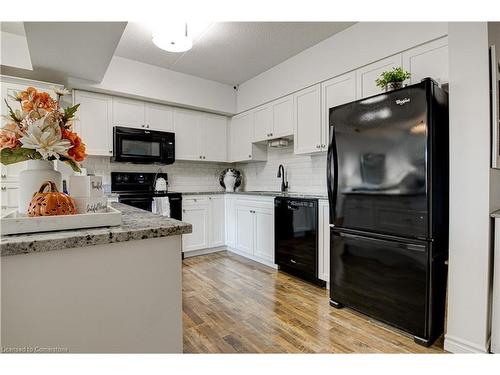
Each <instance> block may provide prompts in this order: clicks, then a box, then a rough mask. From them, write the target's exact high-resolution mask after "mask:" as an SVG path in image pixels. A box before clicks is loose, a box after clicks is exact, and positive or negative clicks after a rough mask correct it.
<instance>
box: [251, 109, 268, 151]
mask: <svg viewBox="0 0 500 375" xmlns="http://www.w3.org/2000/svg"><path fill="white" fill-rule="evenodd" d="M253 124H254V137H253V141H254V142H259V141H264V140H266V139H269V138H270V137H271V133H272V132H273V106H272V105H271V104H266V105H264V106H262V107H259V108H257V109H255V110H254V111H253Z"/></svg>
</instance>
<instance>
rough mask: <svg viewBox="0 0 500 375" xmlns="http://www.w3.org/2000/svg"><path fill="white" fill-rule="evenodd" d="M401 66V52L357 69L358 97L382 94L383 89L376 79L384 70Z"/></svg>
mask: <svg viewBox="0 0 500 375" xmlns="http://www.w3.org/2000/svg"><path fill="white" fill-rule="evenodd" d="M401 66H402V62H401V54H397V55H394V56H390V57H387V58H385V59H383V60H379V61H377V62H374V63H373V64H369V65H366V66H364V67H362V68H360V69H358V70H356V83H357V86H358V88H357V97H358V99H361V98H366V97H367V96H372V95H376V94H380V93H381V92H382V89H381V88H380V87H378V86H377V85H376V84H375V80H376V79H377V78H379V77H380V75H381V74H382V73H383V72H385V71H387V70H392V69H393V68H398V67H401Z"/></svg>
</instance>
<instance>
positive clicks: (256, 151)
mask: <svg viewBox="0 0 500 375" xmlns="http://www.w3.org/2000/svg"><path fill="white" fill-rule="evenodd" d="M229 134H230V136H229V158H228V159H229V161H230V162H239V161H251V160H266V159H267V149H266V147H265V146H262V145H256V144H253V143H252V142H253V135H254V128H253V112H245V113H242V114H239V115H236V116H233V117H232V118H231V124H230V126H229Z"/></svg>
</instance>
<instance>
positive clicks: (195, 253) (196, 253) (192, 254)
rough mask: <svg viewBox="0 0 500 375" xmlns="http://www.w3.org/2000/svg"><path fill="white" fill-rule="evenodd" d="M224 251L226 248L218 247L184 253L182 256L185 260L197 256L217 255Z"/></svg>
mask: <svg viewBox="0 0 500 375" xmlns="http://www.w3.org/2000/svg"><path fill="white" fill-rule="evenodd" d="M225 250H226V246H219V247H211V248H208V249H200V250H191V251H186V252H184V253H183V254H184V259H185V258H191V257H196V256H199V255H206V254H211V253H218V252H219V251H225Z"/></svg>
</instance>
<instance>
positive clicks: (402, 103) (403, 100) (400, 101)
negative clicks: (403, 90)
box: [396, 98, 411, 105]
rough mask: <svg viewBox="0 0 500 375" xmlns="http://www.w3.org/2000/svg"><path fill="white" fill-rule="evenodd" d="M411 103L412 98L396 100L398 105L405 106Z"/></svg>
mask: <svg viewBox="0 0 500 375" xmlns="http://www.w3.org/2000/svg"><path fill="white" fill-rule="evenodd" d="M410 101H411V99H410V98H404V99H396V104H398V105H405V104H406V103H409V102H410Z"/></svg>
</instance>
